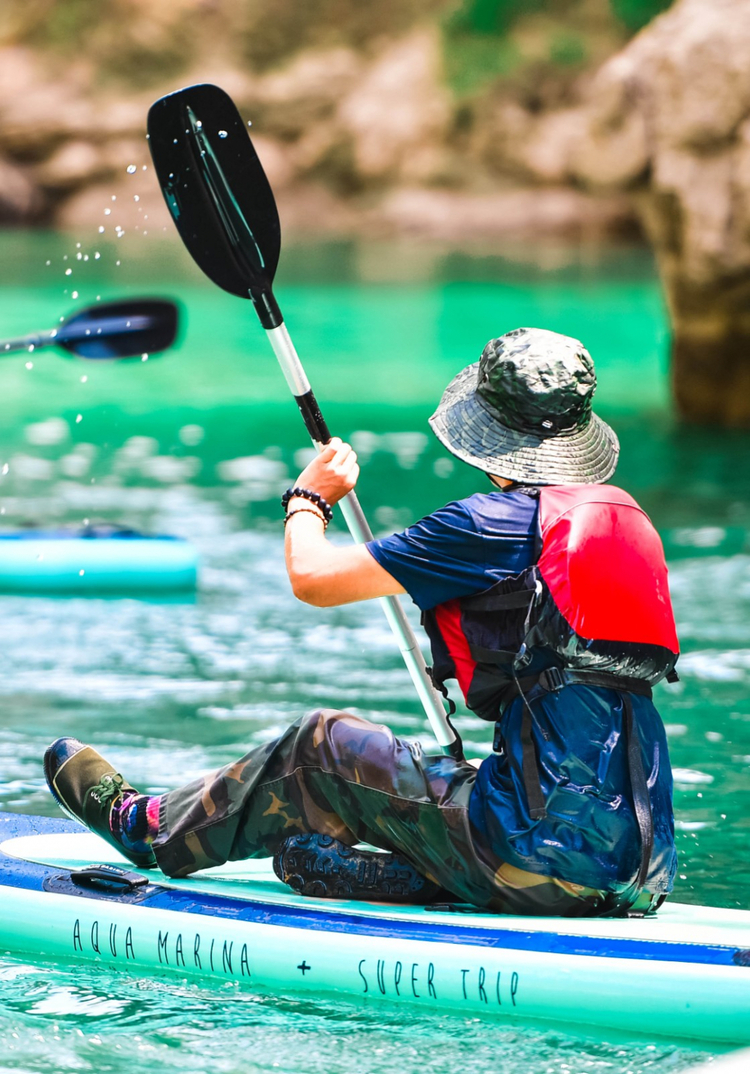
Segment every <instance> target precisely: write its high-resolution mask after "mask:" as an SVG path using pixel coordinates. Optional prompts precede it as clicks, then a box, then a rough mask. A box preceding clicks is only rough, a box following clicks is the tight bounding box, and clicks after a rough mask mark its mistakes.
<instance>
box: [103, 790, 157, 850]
mask: <svg viewBox="0 0 750 1074" xmlns="http://www.w3.org/2000/svg"><path fill="white" fill-rule="evenodd" d="M160 804H161V796H160V795H152V794H129V795H128V796H127V798H123V800H122V801H121V802H119V803H118V804H117V805H114V806H113V807H112V809H111V810H110V814H109V830H110V831H111V832H112V835H114V836H115V838H116V839H117V840H119V842H121V843H122V845H123V846H124V847H127V849H128V850H135V851H136V852H137V853H139V854H147V853H148V851H149V850H150V849H151V844H152V843H153V841H154V839H156V837H157V835H158V834H159V806H160Z"/></svg>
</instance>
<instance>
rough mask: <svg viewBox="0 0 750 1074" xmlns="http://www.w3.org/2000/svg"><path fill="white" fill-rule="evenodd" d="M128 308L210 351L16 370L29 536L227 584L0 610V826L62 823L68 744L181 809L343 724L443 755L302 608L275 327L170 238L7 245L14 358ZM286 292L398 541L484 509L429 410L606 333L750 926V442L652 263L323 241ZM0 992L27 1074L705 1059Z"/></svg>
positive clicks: (601, 361)
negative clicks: (234, 760) (703, 399)
mask: <svg viewBox="0 0 750 1074" xmlns="http://www.w3.org/2000/svg"><path fill="white" fill-rule="evenodd" d="M97 251H98V252H100V254H101V256H100V258H99V259H95V257H94V255H95V253H96V252H97ZM78 253H81V255H82V256H81V259H80V260H78V258H77V254H78ZM86 255H88V257H89V260H88V261H85V260H84V257H85V256H86ZM65 257H67V260H64V258H65ZM118 260H119V261H120V262H121V264H120V265H117V264H116V262H117V261H118ZM47 261H50V264H49V265H47V264H46V262H47ZM540 262H541V267H540ZM67 268H72V272H71V274H70V275H69V276H67V275H65V270H66V269H67ZM74 290H75V291H77V292H78V297H77V298H73V291H74ZM66 292H67V293H66ZM122 293H130V294H136V293H158V294H165V295H172V296H175V297H179V298H180V299H181V301H182V303H183V306H184V308H185V310H186V314H187V318H186V320H187V323H186V327H185V330H184V333H183V339H182V342H181V345H180V346H179V348H178V349H177V350H175V351H174V352H173V353H171V354H168V355H164V356H162V357H160V358H158V359H157V358H149V360H148V361H147V362H140V361H137V362H135V363H132V364H128V365H119V366H108V367H101V366H96V365H93V364H91V363H82V362H80V361H75V360H72V359H66V358H63V357H60V356H57V355H55V354H52V353H46V354H24V355H21V356H13V357H7V358H4V359H2V362H3V366H2V387H1V390H0V406H1V407H2V415H3V421H2V428H0V470H4V467H5V466H6V465H7V467H8V469H7V472H4V473H3V474H2V476H0V512H2V516H0V523H3V524H7V525H9V526H13V525H21V524H25V523H28V522H37V523H39V522H47V523H49V522H59V521H69V522H80V521H82V520H83V519H84V518H88V519H90V520H92V521H93V520H111V521H118V522H122V523H125V524H128V525H135V526H139V527H141V528H144V529H146V530H147V531H149V532H171V533H177V534H180V535H182V536H186V537H189V538H190V539H191V540H193V541H194V542H195V543H196V544H197V545H198V546H199V547H200V549H201V552H202V555H203V568H202V574H201V583H200V589H199V593H198V597H197V600H196V601H195V602H192V603H183V604H163V603H159V602H148V603H147V602H142V601H135V600H127V599H122V600H107V601H104V600H85V601H84V600H46V599H25V598H18V597H0V646H1V647H2V652H3V655H4V658H5V659H4V674H3V676H2V679H1V680H0V693H1V694H2V700H3V705H2V715H1V716H0V807H2V808H5V809H11V810H18V811H31V812H39V813H45V814H48V815H55V814H56V807H55V806H54V805H53V803H52V801H51V800H50V798H49V796H48V794H47V792H46V789H45V787H44V782H43V778H42V771H41V763H40V761H41V755H42V752H43V750H44V748H45V746H46V745H47V743H48V742H49V741H50V740H51V739H52V738H54V737H56V736H57V735H60V734H74V735H77V736H78V737H81V738H84V739H86V740H90V741H92V742H94V743H95V744H96V745H97V746H98V747H99V748H100V749H102V750H103V751H104V752H105V753H108V754H111V755H112V757H113V758H114V759H116V760H117V762H118V763H119V764H120V765H121V767H122V768H123V770H124V771H125V772H126V774H127V775H128V777H129V778H130V779H131V781H133V782H135V783H136V785H138V786H142V787H143V788H144V789H150V790H154V791H160V790H163V789H166V788H167V787H169V786H170V785H172V784H173V783H176V782H177V781H179V780H182V779H184V778H188V777H191V776H193V775H195V774H197V773H198V772H200V771H202V770H203V769H205V768H206V767H208V766H211V765H213V764H218V763H221V762H224V761H225V760H227V759H229V758H230V757H232V756H233V755H234V754H236V753H238V752H244V751H245V749H246V748H247V746H248V744H253V743H259V742H262V741H264V740H266V739H267V738H268V737H269V736H271V735H273V734H274V733H275V732H276V731H277V730H278V729H279V728H280V727H281V726H283V725H284V723H285V722H287V721H288V720H291V719H293V718H295V717H296V716H297V715H298V714H299V713H300V712H302V711H304V710H305V709H307V708H310V707H312V706H317V705H320V704H326V705H334V706H337V707H348V708H352V709H354V710H355V711H357V712H360V713H362V714H364V715H366V716H372V717H376V718H377V719H379V720H384V721H387V722H389V723H390V724H391V725H392V726H393V727H394V728H396V729H397V730H399V731H401V732H403V733H405V734H407V735H412V736H423V737H427V736H428V735H429V731H428V730H427V729H426V726H425V721H424V718H423V716H422V714H421V711H420V709H419V706H418V703H417V702H416V701H415V698H414V696H413V692H412V689H411V686H410V683H409V680H408V676H407V674H406V672H405V671H404V669H403V667H402V665H401V663H400V658H399V657H398V655H397V653H396V651H395V648H394V645H393V643H392V641H391V638H390V635H389V633H388V630H387V627H386V625H385V622H384V621H383V620H382V618H381V613H380V611H379V609H378V608H377V606H374V605H373V606H369V605H362V606H353V607H349V608H342V609H332V610H329V611H319V610H316V609H313V608H308V607H305V606H301V605H298V604H296V603H295V602H294V600H293V598H292V596H291V593H290V592H289V588H288V584H287V582H286V578H285V574H284V569H283V560H282V549H281V527H280V524H279V514H280V509H279V507H278V495H279V493H280V491H281V490H283V488H285V487H286V486H287V485H288V484H289V482H290V481H291V480H292V479H293V478H294V477H295V476H296V473H297V472H298V470H299V468H300V467H301V465H302V464H303V462H304V458H305V453H306V451H307V443H306V440H305V434H304V431H303V429H302V427H301V425H300V422H299V418H298V416H297V414H296V412H295V409H294V406H293V404H292V403H291V402H290V400H289V399H288V396H287V389H286V386H285V384H284V381H283V378H282V377H281V374H280V372H279V370H278V368H277V366H276V364H275V360H274V358H273V356H272V355H271V354H270V352H268V351H267V344H266V341H265V339H264V337H263V335H262V333H261V331H260V329H259V328H258V327H257V325H256V324H255V322H254V319H253V315H252V311H251V309H250V308H249V304H246V303H243V302H241V301H240V300H237V299H232V298H230V297H229V296H225V295H223V294H222V293H220V292H219V291H217V290H216V289H215V288H213V287H212V286H211V285H209V284H207V283H204V282H203V280H202V278H201V277H199V275H198V273H197V271H196V270H193V268H192V266H191V265H190V264H189V263H188V262H187V255H184V254H183V252H182V250H181V248H180V247H178V246H175V245H172V244H170V243H168V242H166V241H158V242H153V243H152V244H151V245H150V246H149V245H147V244H146V243H145V242H144V243H143V244H139V243H138V242H137V241H136V240H135V239H134V240H133V241H132V243H131V242H130V239H129V238H128V237H127V236H126V238H125V239H124V240H123V241H122V242H117V243H114V244H112V245H102V246H100V247H99V246H96V245H95V244H93V243H90V242H88V241H87V242H86V243H82V246H81V248H80V249H77V247H76V239H75V238H67V237H62V238H61V237H59V236H40V235H27V234H24V233H18V234H6V235H2V236H0V335H4V336H8V337H9V336H12V335H15V334H20V333H22V332H27V331H30V330H33V329H40V328H46V327H52V325H53V324H54V323H55V321H56V319H57V318H58V317H59V316H60V315H61V314H64V313H67V312H69V311H70V310H71V309H73V308H75V307H76V306H80V304H81V303H83V302H93V301H95V299H96V296H97V295H101V296H102V297H105V298H106V297H114V296H116V295H119V294H122ZM277 294H278V298H279V300H280V302H281V305H282V308H283V310H284V312H285V316H286V319H287V322H288V324H289V327H290V329H291V331H292V334H293V336H294V338H295V341H296V343H297V346H298V349H299V351H300V353H301V355H302V357H303V360H304V362H305V365H306V367H307V369H308V373H309V376H310V379H311V381H312V382H313V385H314V387H315V390H316V393H317V395H318V397H319V400H320V402H321V404H322V405H323V409H324V412H325V414H326V416H327V418H328V421H329V424H330V425H331V427H332V428H333V429H334V431H335V432H338V433H340V434H341V435H343V436H345V437H348V438H351V439H352V440H353V442H354V443H355V444H356V446H357V449H358V451H359V452H360V456H361V459H362V463H363V469H362V478H361V482H360V488H359V492H360V496H361V499H362V502H363V505H364V507H365V509H366V511H367V513H368V515H369V517H370V519H371V522H372V524H373V528H374V529H375V530H377V531H387V530H389V529H393V528H396V527H400V526H402V525H405V524H408V523H409V522H410V521H411V520H413V519H414V518H415V517H418V516H419V515H421V514H423V513H425V512H427V511H429V510H431V509H433V508H435V507H437V506H438V505H440V504H442V503H444V502H445V501H446V500H448V499H452V498H456V497H459V496H462V495H466V494H468V493H470V492H471V491H473V490H474V489H476V488H482V487H484V486H483V483H482V478H481V476H480V475H477V474H476V473H475V472H473V471H471V470H470V469H468V468H466V467H463V466H459V465H458V464H456V465H454V464H453V462H452V460H451V459H450V458H449V457H447V456H446V454H445V453H444V452H443V451H442V449H441V448H440V446H439V445H438V444H437V443H435V442H434V441H433V440H432V439H431V437H430V436H429V435H428V430H427V426H426V419H427V417H428V416H429V414H430V413H431V410H432V407H433V405H434V403H435V401H436V399H437V398H438V397H439V394H440V392H441V390H442V388H443V387H444V385H445V383H447V381H448V380H449V379H450V377H451V376H452V375H453V374H454V373H455V372H456V371H457V370H458V369H460V368H461V367H462V366H463V365H465V364H467V363H468V362H470V361H473V360H475V358H476V357H477V356H478V353H479V351H480V350H481V348H482V346H483V345H484V343H485V341H486V339H487V338H489V337H490V336H492V335H496V334H498V333H499V332H502V331H505V330H508V329H509V328H512V327H516V326H518V325H520V324H537V325H540V326H543V327H548V328H553V329H557V330H559V331H564V332H569V333H571V334H574V335H577V336H579V337H581V338H582V339H583V340H584V341H585V342H586V344H587V345H588V346H589V348H590V350H591V351H592V353H593V355H594V357H595V359H596V361H597V365H598V369H599V375H600V389H599V393H598V396H597V400H598V403H599V410H600V411H601V412H602V414H603V415H604V416H605V417H607V418H608V419H610V420H611V421H612V422H613V424H614V425H615V427H616V429H617V431H618V433H619V435H620V438H621V441H622V446H623V454H622V462H621V465H620V469H619V471H618V480H619V482H620V483H621V484H622V485H623V486H624V487H626V488H627V489H629V490H630V491H632V492H633V493H634V494H635V495H636V496H637V497H638V498H639V499H640V500H641V501H642V502H643V504H644V506H645V507H646V508H647V510H648V511H649V512H650V514H651V515H652V517H653V519H654V521H655V522H656V524H657V526H658V527H659V529H660V530H661V532H662V533H663V535H664V538H665V543H666V546H667V551H668V555H669V559H670V572H671V583H672V588H673V594H674V599H675V605H676V609H677V615H678V620H679V626H680V633H681V637H682V641H683V647H684V650H685V655H684V657H683V659H682V661H681V672H682V683H681V684H679V685H678V686H677V687H674V688H666V687H664V688H661V690H660V707H661V709H662V712H663V715H664V718H665V722H666V724H667V728H668V732H669V739H670V746H671V751H672V759H673V764H674V766H675V770H676V792H675V804H676V815H677V826H678V845H679V848H680V852H681V858H680V870H679V874H680V875H679V881H678V886H677V890H676V892H675V897H676V898H678V899H680V900H682V901H688V902H707V903H713V904H716V905H724V906H742V907H744V908H750V866H749V865H748V856H749V852H750V841H749V839H748V820H747V818H748V816H750V790H749V788H748V773H749V772H750V704H748V680H749V679H750V616H749V615H748V611H749V610H750V544H749V543H748V539H747V533H748V529H749V528H750V495H749V493H750V487H749V486H750V476H749V475H750V465H748V464H749V463H750V438H748V437H747V436H745V435H744V434H739V433H732V434H716V433H708V432H704V431H696V430H685V429H681V428H680V427H679V426H677V425H676V424H675V423H674V422H673V420H672V418H671V417H670V413H669V409H668V390H667V383H666V372H665V370H666V347H667V332H666V324H665V317H664V312H663V308H662V304H661V300H660V296H659V291H658V288H657V286H656V283H655V280H654V276H653V270H652V267H651V265H650V263H649V262H648V260H647V259H645V258H644V257H643V256H642V255H641V254H639V253H638V252H631V251H618V252H615V253H610V254H606V255H605V254H601V253H597V252H590V253H587V254H586V255H585V256H584V255H581V254H580V253H578V254H571V253H570V252H569V251H566V250H565V249H562V248H554V247H550V248H546V249H539V250H535V251H532V252H531V253H530V254H529V253H528V252H527V251H506V256H505V257H498V256H496V255H493V254H491V253H488V252H487V251H474V252H470V253H460V254H459V253H455V252H451V251H445V250H441V249H434V248H428V247H420V246H413V245H409V244H404V245H403V246H388V245H385V244H384V245H370V246H365V247H355V246H347V245H338V246H336V245H332V246H328V247H324V248H321V247H317V248H315V247H307V248H306V247H298V248H295V249H290V250H288V251H286V252H285V254H284V258H283V262H282V270H281V274H280V277H279V281H278V288H277ZM27 364H30V366H31V368H27ZM83 377H85V378H87V379H86V380H82V378H83ZM337 532H338V539H341V540H344V539H346V537H345V534H344V532H343V531H342V530H341V529H340V528H339V529H338V531H337ZM415 622H416V617H415ZM290 653H291V654H292V659H291V661H290ZM462 730H463V733H464V736H465V739H466V741H467V745H468V747H469V750H470V752H473V753H475V754H476V755H480V754H481V753H482V752H483V751H486V750H487V749H488V738H489V736H488V728H487V727H486V726H485V725H483V724H481V722H480V721H477V720H473V719H471V718H470V717H465V718H464V719H463V721H462ZM0 1001H2V1002H1V1005H0V1040H2V1043H3V1045H4V1057H3V1060H2V1061H0V1069H8V1070H41V1069H59V1070H67V1069H71V1070H89V1069H96V1070H99V1071H109V1070H113V1071H114V1070H120V1069H125V1068H126V1067H127V1069H129V1070H132V1071H141V1070H143V1071H146V1070H149V1071H150V1070H152V1069H153V1068H154V1067H156V1066H160V1067H161V1068H162V1069H163V1070H165V1071H166V1072H168V1074H169V1072H171V1071H177V1070H185V1069H187V1070H201V1071H206V1072H210V1074H213V1072H219V1071H239V1070H242V1071H264V1072H265V1071H273V1070H280V1071H318V1070H320V1071H339V1070H341V1071H344V1070H347V1071H366V1072H370V1071H373V1072H374V1071H380V1070H381V1069H382V1070H385V1069H389V1070H391V1069H393V1068H394V1067H398V1069H399V1070H403V1071H405V1072H408V1074H412V1072H416V1071H417V1070H418V1069H422V1068H425V1067H427V1068H428V1069H429V1070H432V1071H435V1072H441V1074H442V1072H446V1074H448V1072H451V1074H452V1072H454V1071H458V1070H461V1071H466V1072H467V1074H479V1072H480V1071H482V1072H485V1071H487V1070H492V1071H499V1072H502V1074H505V1072H506V1071H507V1072H508V1074H510V1072H511V1071H513V1072H515V1071H518V1070H524V1071H529V1072H530V1074H543V1072H544V1074H569V1072H572V1074H594V1072H600V1071H601V1072H604V1071H606V1072H608V1074H625V1072H626V1071H633V1072H634V1074H635V1072H637V1074H640V1072H644V1071H648V1070H673V1071H679V1070H683V1069H686V1068H687V1067H688V1066H690V1065H691V1064H692V1063H693V1062H696V1061H698V1060H699V1059H700V1058H702V1057H705V1053H698V1052H695V1051H693V1050H691V1049H690V1048H689V1047H688V1046H686V1045H684V1044H679V1043H675V1042H663V1041H661V1042H656V1041H647V1040H644V1041H639V1042H633V1041H626V1040H625V1041H624V1040H620V1039H614V1038H609V1039H592V1038H590V1037H586V1036H585V1035H584V1036H581V1035H579V1034H576V1033H575V1032H574V1031H573V1030H572V1029H571V1030H570V1032H568V1031H566V1032H565V1033H563V1032H561V1031H560V1030H559V1029H555V1030H550V1029H547V1028H544V1027H529V1026H520V1025H517V1026H513V1025H510V1024H508V1023H493V1024H491V1025H490V1024H480V1023H476V1022H473V1021H467V1020H464V1019H458V1018H456V1019H451V1018H438V1019H426V1020H423V1021H420V1022H418V1023H414V1022H411V1021H405V1020H404V1019H403V1016H401V1015H399V1014H398V1013H396V1012H394V1013H389V1012H385V1013H383V1012H382V1011H370V1010H368V1009H367V1008H355V1007H349V1006H341V1007H339V1006H331V1005H330V1004H328V1003H325V1004H324V1003H320V1004H317V1005H310V1004H309V1003H308V1002H302V1001H301V1000H299V999H295V998H294V997H286V998H284V997H282V998H273V997H260V996H254V995H250V994H247V993H239V992H236V991H234V990H226V991H217V990H211V991H209V990H206V989H200V988H194V987H192V986H187V985H185V986H180V985H174V984H171V983H169V984H168V983H165V982H132V981H128V980H127V979H125V978H122V977H118V976H115V975H112V974H109V973H104V972H102V973H97V972H88V971H87V972H84V973H81V972H79V971H77V970H76V971H75V972H73V971H71V970H66V969H60V968H57V969H54V970H53V971H50V970H49V969H47V968H45V969H44V970H42V969H40V968H39V967H35V966H31V965H20V964H18V963H14V962H12V961H6V962H0Z"/></svg>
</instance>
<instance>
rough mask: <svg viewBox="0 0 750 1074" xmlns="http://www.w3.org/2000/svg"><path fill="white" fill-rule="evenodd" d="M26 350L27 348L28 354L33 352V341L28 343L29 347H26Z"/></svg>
mask: <svg viewBox="0 0 750 1074" xmlns="http://www.w3.org/2000/svg"><path fill="white" fill-rule="evenodd" d="M28 350H29V354H33V353H34V344H33V343H30V344H29V348H28Z"/></svg>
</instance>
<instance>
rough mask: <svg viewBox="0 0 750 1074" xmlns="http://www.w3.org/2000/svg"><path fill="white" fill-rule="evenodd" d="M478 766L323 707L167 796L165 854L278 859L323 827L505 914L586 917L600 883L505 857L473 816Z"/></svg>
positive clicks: (198, 859)
mask: <svg viewBox="0 0 750 1074" xmlns="http://www.w3.org/2000/svg"><path fill="white" fill-rule="evenodd" d="M475 778H476V769H475V768H474V767H473V766H472V765H470V764H468V763H466V762H459V761H455V760H454V759H453V758H451V757H446V756H444V755H443V754H437V753H436V754H425V753H424V752H423V750H422V747H421V746H419V745H418V744H416V745H415V744H411V743H407V742H404V741H402V740H400V739H398V738H396V737H395V736H394V735H393V734H392V733H391V732H390V731H389V730H388V728H386V727H381V726H379V725H376V724H373V723H369V722H368V721H366V720H363V719H360V718H359V717H357V716H352V715H349V714H347V713H343V712H335V711H332V710H324V711H321V712H314V713H312V714H311V715H309V716H305V717H303V718H302V719H301V720H298V721H297V722H296V723H295V724H293V725H292V726H291V727H289V728H288V729H287V730H286V731H285V732H284V733H283V734H282V735H281V736H280V737H279V738H278V739H276V740H275V741H273V742H270V743H268V744H267V745H265V746H259V747H258V748H257V749H254V750H251V751H250V753H248V754H246V755H245V756H244V757H242V758H241V759H240V760H239V761H236V762H235V763H234V764H230V765H227V766H225V767H224V768H220V769H218V770H217V771H215V772H212V773H210V774H208V775H206V776H204V777H203V778H201V779H197V780H194V781H193V782H192V783H188V784H187V785H186V786H184V787H181V788H179V789H178V790H175V791H172V792H171V793H169V794H166V795H164V797H163V799H162V802H161V812H160V827H159V836H158V838H157V839H156V841H155V843H154V848H153V849H154V852H155V854H156V860H157V862H158V864H159V866H160V868H161V869H162V871H163V872H165V873H166V874H167V875H169V876H186V875H187V874H189V873H192V872H194V871H195V870H196V869H205V868H208V867H210V866H215V865H221V864H223V863H224V862H226V861H237V860H240V859H243V858H259V857H268V856H270V855H272V854H274V853H275V851H276V850H277V849H278V848H279V846H280V845H281V843H283V841H284V840H285V839H287V838H288V837H289V836H290V835H294V834H296V833H299V832H319V833H321V834H324V835H330V836H333V837H334V838H336V839H339V840H341V841H342V842H344V843H347V844H354V843H359V842H368V843H372V844H374V845H375V846H377V847H381V848H382V849H384V850H389V851H397V852H399V853H401V854H403V855H404V857H406V858H407V859H408V860H409V861H411V862H412V864H413V865H414V866H415V867H416V868H417V869H419V870H420V872H421V873H422V874H423V875H425V876H428V877H429V878H430V879H432V880H434V881H436V882H437V883H438V884H440V886H441V887H443V888H445V889H446V890H447V891H449V892H452V893H453V895H454V896H455V897H457V898H459V899H461V900H464V901H466V902H470V903H473V904H474V905H477V906H485V907H487V908H489V909H491V910H494V911H496V912H499V913H513V914H554V915H564V916H586V915H588V914H591V913H593V912H595V907H596V903H597V901H598V897H599V894H600V893H599V892H596V891H593V890H591V889H590V888H583V887H579V886H578V885H575V884H570V883H566V882H564V881H559V880H555V879H553V878H551V877H544V876H538V875H536V874H534V873H529V872H525V871H523V870H521V869H516V868H514V867H513V866H511V865H508V864H507V863H503V862H501V861H499V860H497V859H496V858H495V857H494V856H493V854H492V852H491V850H490V849H489V848H487V847H482V846H481V845H480V844H479V843H478V841H477V838H476V835H475V834H474V833H473V831H472V829H471V828H470V824H469V817H468V805H469V797H470V794H471V790H472V787H473V785H474V780H475Z"/></svg>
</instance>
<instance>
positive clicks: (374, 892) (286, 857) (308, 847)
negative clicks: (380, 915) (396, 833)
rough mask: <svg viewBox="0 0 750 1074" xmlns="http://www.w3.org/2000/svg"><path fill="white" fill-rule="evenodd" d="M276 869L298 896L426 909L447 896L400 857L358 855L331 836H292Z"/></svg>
mask: <svg viewBox="0 0 750 1074" xmlns="http://www.w3.org/2000/svg"><path fill="white" fill-rule="evenodd" d="M273 869H274V872H275V873H276V875H277V876H278V878H279V880H283V882H284V883H285V884H288V885H289V887H290V888H292V890H293V891H296V892H297V893H298V894H299V895H308V896H311V897H313V898H318V899H368V900H370V901H372V902H399V903H416V904H418V905H423V904H424V903H428V902H430V901H431V900H432V899H434V898H436V897H437V896H438V895H444V894H445V892H444V891H443V889H442V888H441V887H439V886H438V885H437V884H436V883H434V882H433V881H432V880H428V879H427V878H426V877H424V876H422V875H421V874H420V873H418V872H417V870H416V869H415V868H414V866H413V865H412V864H411V863H410V862H408V861H407V860H406V858H402V857H401V855H400V854H388V853H385V852H382V851H377V850H358V849H357V848H356V847H350V846H347V845H346V844H345V843H340V842H339V840H338V839H333V838H332V837H331V836H330V835H315V834H312V835H293V836H291V837H290V838H289V839H287V840H286V841H285V842H284V843H283V844H282V845H281V847H280V848H279V850H277V852H276V854H275V855H274V858H273Z"/></svg>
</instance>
